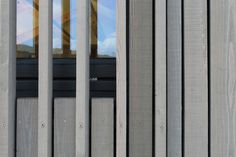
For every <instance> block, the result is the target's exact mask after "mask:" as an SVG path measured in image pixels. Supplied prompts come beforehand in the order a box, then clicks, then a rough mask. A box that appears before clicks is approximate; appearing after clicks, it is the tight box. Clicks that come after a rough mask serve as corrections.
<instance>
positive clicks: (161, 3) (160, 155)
mask: <svg viewBox="0 0 236 157" xmlns="http://www.w3.org/2000/svg"><path fill="white" fill-rule="evenodd" d="M155 4H156V6H155V15H156V16H155V18H156V19H155V156H157V157H166V155H167V154H166V150H167V148H166V131H167V129H166V127H167V126H166V125H167V122H166V113H167V111H166V106H167V104H166V103H167V102H166V99H167V95H166V90H167V89H166V88H167V87H166V82H167V80H166V79H167V78H166V73H167V72H166V71H167V69H166V68H167V67H166V64H167V63H166V58H167V56H166V54H167V52H166V39H167V37H166V36H167V35H166V29H167V28H166V19H167V18H166V11H167V10H166V5H167V4H166V1H165V0H156V1H155Z"/></svg>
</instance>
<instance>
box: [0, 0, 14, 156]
mask: <svg viewBox="0 0 236 157" xmlns="http://www.w3.org/2000/svg"><path fill="white" fill-rule="evenodd" d="M0 7H1V8H0V50H1V52H0V156H1V157H14V155H15V143H14V142H15V135H14V133H15V131H14V130H15V91H16V1H15V0H1V1H0Z"/></svg>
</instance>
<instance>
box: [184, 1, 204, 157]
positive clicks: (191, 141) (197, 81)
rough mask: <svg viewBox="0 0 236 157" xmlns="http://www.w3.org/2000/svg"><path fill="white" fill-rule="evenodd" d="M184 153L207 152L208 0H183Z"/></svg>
mask: <svg viewBox="0 0 236 157" xmlns="http://www.w3.org/2000/svg"><path fill="white" fill-rule="evenodd" d="M184 64H185V66H184V70H185V71H184V73H185V78H184V80H185V83H184V86H185V92H184V93H185V96H184V97H185V110H184V112H185V113H184V118H185V120H184V121H185V126H184V133H185V134H184V143H185V144H184V145H185V148H184V155H185V156H186V157H199V156H201V157H207V156H208V74H207V73H208V70H207V68H208V66H207V64H208V63H207V1H205V0H185V1H184Z"/></svg>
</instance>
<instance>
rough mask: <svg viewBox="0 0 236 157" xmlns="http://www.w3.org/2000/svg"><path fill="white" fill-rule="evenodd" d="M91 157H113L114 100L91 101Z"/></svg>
mask: <svg viewBox="0 0 236 157" xmlns="http://www.w3.org/2000/svg"><path fill="white" fill-rule="evenodd" d="M91 125H92V132H91V133H92V134H91V136H92V143H91V148H92V152H91V153H92V154H91V155H92V157H113V156H114V142H115V141H114V136H115V135H114V125H115V124H114V100H113V99H109V98H94V99H92V124H91Z"/></svg>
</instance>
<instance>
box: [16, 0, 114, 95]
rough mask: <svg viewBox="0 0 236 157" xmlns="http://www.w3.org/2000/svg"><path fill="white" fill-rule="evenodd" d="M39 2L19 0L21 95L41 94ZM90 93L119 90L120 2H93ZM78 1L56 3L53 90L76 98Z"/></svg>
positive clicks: (18, 69) (110, 93)
mask: <svg viewBox="0 0 236 157" xmlns="http://www.w3.org/2000/svg"><path fill="white" fill-rule="evenodd" d="M39 9H40V8H39V0H17V58H18V59H17V96H18V97H31V96H32V97H36V96H37V93H38V90H37V88H38V82H37V81H38V61H37V57H38V53H40V52H38V46H39V41H38V40H39V32H38V31H39V21H38V20H39V14H38V11H39ZM90 19H91V52H88V53H90V56H91V61H90V77H91V81H90V94H91V96H93V97H94V96H95V97H101V96H103V97H114V96H115V90H116V83H115V77H116V62H115V57H116V0H92V1H91V18H90ZM76 20H77V18H76V0H53V52H52V53H53V56H54V61H53V64H54V65H53V76H54V81H53V89H54V92H53V93H54V96H55V97H68V96H75V71H76V70H75V67H76V65H75V55H76V41H77V38H79V36H78V37H77V36H76V23H77V22H76Z"/></svg>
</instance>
